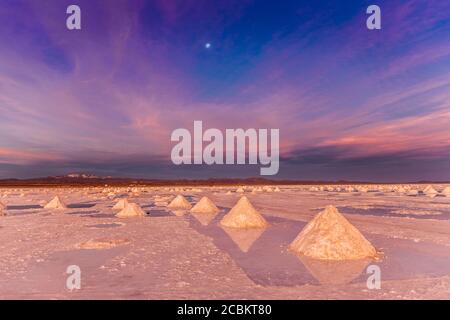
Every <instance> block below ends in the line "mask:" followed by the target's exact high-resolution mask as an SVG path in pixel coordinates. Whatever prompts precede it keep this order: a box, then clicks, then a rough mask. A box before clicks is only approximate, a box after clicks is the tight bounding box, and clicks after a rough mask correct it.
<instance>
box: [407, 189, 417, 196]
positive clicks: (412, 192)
mask: <svg viewBox="0 0 450 320" xmlns="http://www.w3.org/2000/svg"><path fill="white" fill-rule="evenodd" d="M406 195H408V196H410V197H414V196H417V195H419V191H417V190H414V189H411V190H409V191H408V192H407V193H406Z"/></svg>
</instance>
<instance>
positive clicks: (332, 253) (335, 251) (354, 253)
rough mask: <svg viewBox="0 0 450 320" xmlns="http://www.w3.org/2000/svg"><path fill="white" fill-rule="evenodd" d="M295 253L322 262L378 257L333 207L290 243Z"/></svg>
mask: <svg viewBox="0 0 450 320" xmlns="http://www.w3.org/2000/svg"><path fill="white" fill-rule="evenodd" d="M290 249H291V250H292V251H294V252H296V253H299V254H303V255H305V256H307V257H311V258H314V259H320V260H355V259H364V258H371V257H376V255H377V252H376V250H375V248H374V247H373V246H372V245H371V244H370V242H369V241H367V239H366V238H364V236H363V235H362V234H361V233H360V232H359V231H358V229H356V228H355V227H354V226H353V225H352V224H350V222H348V221H347V219H345V218H344V216H342V215H341V214H340V213H339V211H338V210H337V209H336V208H335V207H334V206H327V207H326V208H325V210H323V211H322V212H320V213H319V214H318V215H317V216H316V217H315V218H314V219H313V220H312V221H310V222H309V223H308V224H307V225H306V227H305V228H304V229H303V230H302V231H301V232H300V234H299V235H298V236H297V238H296V239H295V240H294V241H293V242H292V243H291V245H290Z"/></svg>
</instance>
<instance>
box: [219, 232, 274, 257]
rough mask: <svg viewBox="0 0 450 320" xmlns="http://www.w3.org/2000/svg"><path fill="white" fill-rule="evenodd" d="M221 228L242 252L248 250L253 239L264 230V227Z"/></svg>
mask: <svg viewBox="0 0 450 320" xmlns="http://www.w3.org/2000/svg"><path fill="white" fill-rule="evenodd" d="M222 229H223V231H225V233H226V234H227V235H228V236H229V237H230V238H231V240H233V242H234V243H235V244H236V245H237V246H238V247H239V249H240V250H241V251H242V252H248V251H249V250H250V248H251V247H252V245H253V244H254V243H255V241H256V240H258V239H259V237H261V235H262V234H263V233H264V231H266V228H251V229H236V228H228V227H222Z"/></svg>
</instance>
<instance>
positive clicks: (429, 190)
mask: <svg viewBox="0 0 450 320" xmlns="http://www.w3.org/2000/svg"><path fill="white" fill-rule="evenodd" d="M423 193H425V194H428V195H431V194H437V193H438V192H437V191H436V189H434V188H433V186H427V187H426V188H425V189H424V190H423Z"/></svg>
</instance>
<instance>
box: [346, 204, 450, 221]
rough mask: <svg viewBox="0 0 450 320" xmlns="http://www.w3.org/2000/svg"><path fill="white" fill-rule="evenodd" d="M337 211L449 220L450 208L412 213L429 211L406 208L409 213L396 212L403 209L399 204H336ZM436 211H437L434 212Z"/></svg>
mask: <svg viewBox="0 0 450 320" xmlns="http://www.w3.org/2000/svg"><path fill="white" fill-rule="evenodd" d="M337 208H338V209H339V211H340V212H341V213H344V214H361V215H372V216H379V217H402V218H414V219H434V220H450V208H449V209H448V210H442V209H439V210H438V209H433V210H432V211H431V212H430V213H426V214H414V212H415V211H420V212H423V211H430V210H424V209H420V208H419V209H414V208H408V209H407V210H408V212H411V213H396V212H395V211H396V210H405V208H404V207H400V206H382V205H377V206H372V208H367V209H366V208H365V209H361V208H355V207H352V206H337ZM436 212H437V213H436Z"/></svg>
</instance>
